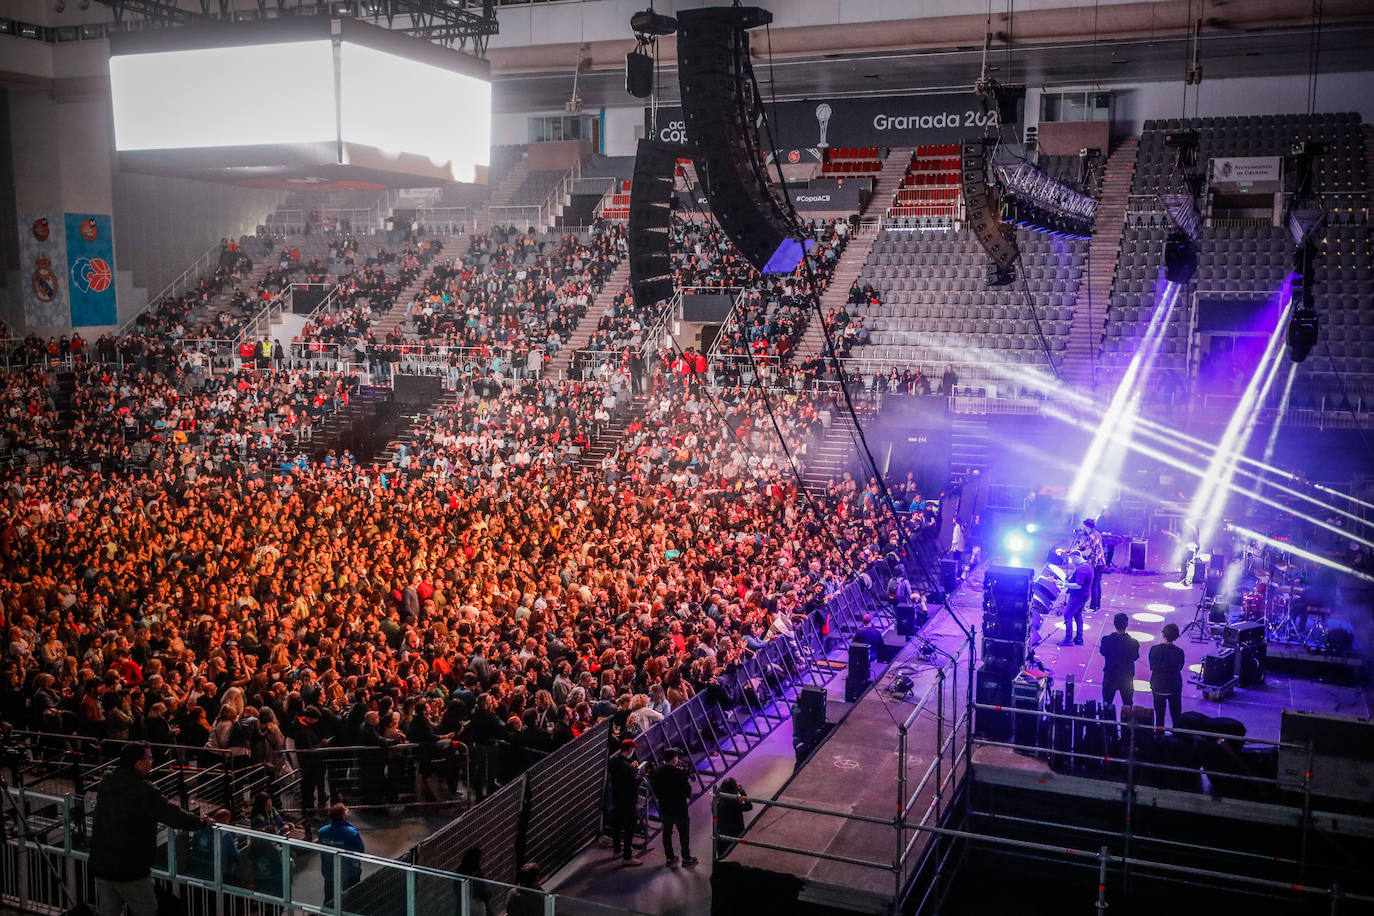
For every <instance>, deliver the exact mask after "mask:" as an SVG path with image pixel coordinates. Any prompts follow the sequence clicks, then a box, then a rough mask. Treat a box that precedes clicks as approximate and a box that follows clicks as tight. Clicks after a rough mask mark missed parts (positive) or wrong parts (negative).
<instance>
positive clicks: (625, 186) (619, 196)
mask: <svg viewBox="0 0 1374 916" xmlns="http://www.w3.org/2000/svg"><path fill="white" fill-rule="evenodd" d="M679 168H681V167H680V166H679ZM596 215H597V216H599V217H601V218H602V219H629V218H630V182H629V181H628V180H623V181H621V182H620V183H619V184H618V185H617V186H616V190H614V191H612V192H611V193H610V194H607V195H606V196H605V197H604V198H602V200H601V203H600V205H599V206H598V207H597V211H596Z"/></svg>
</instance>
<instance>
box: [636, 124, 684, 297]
mask: <svg viewBox="0 0 1374 916" xmlns="http://www.w3.org/2000/svg"><path fill="white" fill-rule="evenodd" d="M677 153H678V148H677V147H676V146H674V145H673V144H669V143H662V142H660V141H658V140H640V141H639V147H638V148H637V149H636V150H635V170H634V180H633V181H632V182H631V184H630V219H629V226H628V227H627V232H628V234H629V247H630V286H631V287H632V288H633V289H634V294H635V307H636V308H638V309H647V308H649V307H651V306H652V305H653V304H654V303H655V302H658V301H659V300H661V299H667V298H669V297H670V296H672V295H673V259H672V255H670V254H669V252H668V227H669V223H670V222H671V221H672V208H673V178H674V175H675V173H676V171H677Z"/></svg>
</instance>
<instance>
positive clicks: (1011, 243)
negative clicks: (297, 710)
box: [959, 138, 1020, 286]
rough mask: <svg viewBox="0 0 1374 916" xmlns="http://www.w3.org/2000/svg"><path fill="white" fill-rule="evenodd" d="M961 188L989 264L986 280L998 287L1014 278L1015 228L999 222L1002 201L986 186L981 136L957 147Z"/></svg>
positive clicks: (984, 149)
mask: <svg viewBox="0 0 1374 916" xmlns="http://www.w3.org/2000/svg"><path fill="white" fill-rule="evenodd" d="M959 154H960V155H959V158H960V164H961V166H962V181H961V183H962V185H963V190H964V209H965V211H966V212H967V214H968V222H969V226H970V227H971V228H972V229H973V234H974V235H975V236H976V237H977V239H978V244H979V245H982V246H983V250H984V251H985V252H987V255H988V259H989V261H991V266H990V267H989V269H988V283H989V284H991V285H994V286H1000V285H1003V284H1005V283H1010V282H1011V281H1012V280H1014V279H1015V278H1016V259H1017V257H1018V256H1019V255H1020V250H1019V249H1018V248H1017V247H1016V229H1015V228H1013V227H1012V226H1010V225H1008V224H1006V223H1004V222H1002V203H1001V200H1000V199H999V196H998V194H997V191H996V189H995V188H992V187H989V186H988V167H987V166H988V163H987V147H986V146H985V145H984V143H983V140H982V138H975V139H971V140H965V141H964V142H963V144H962V145H961V146H960V149H959Z"/></svg>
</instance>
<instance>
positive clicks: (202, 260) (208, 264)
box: [119, 242, 221, 335]
mask: <svg viewBox="0 0 1374 916" xmlns="http://www.w3.org/2000/svg"><path fill="white" fill-rule="evenodd" d="M220 252H221V249H220V247H219V243H218V242H216V243H215V244H213V245H211V246H210V247H209V248H208V249H206V251H205V252H204V253H203V254H202V255H200V257H198V258H196V259H195V260H194V261H192V262H191V264H190V266H188V267H187V268H186V269H185V270H183V271H182V272H181V273H179V274H177V276H176V277H175V278H173V280H172V281H171V282H170V283H168V284H167V285H166V286H164V287H163V288H162V289H160V290H158V292H157V293H156V294H155V295H153V296H150V297H149V298H148V301H147V303H145V304H144V306H143V308H141V309H139V310H138V311H137V312H134V313H133V314H132V315H130V316H129V319H128V320H127V321H125V322H124V323H123V324H122V325H120V326H119V333H120V334H121V335H122V334H127V333H129V330H130V328H132V327H133V326H134V325H135V324H136V323H137V322H138V319H139V318H140V317H141V316H142V315H143V314H144V313H145V312H147V311H148V310H149V309H152V308H155V307H157V305H158V304H159V303H161V302H162V301H163V300H164V299H171V298H173V297H175V296H177V295H178V294H180V293H182V292H184V291H185V290H187V289H189V288H190V287H192V286H195V285H196V284H197V283H199V282H200V279H201V277H203V276H205V275H206V274H208V273H210V272H211V271H212V270H213V269H214V268H215V267H216V266H217V265H218V264H219V256H220Z"/></svg>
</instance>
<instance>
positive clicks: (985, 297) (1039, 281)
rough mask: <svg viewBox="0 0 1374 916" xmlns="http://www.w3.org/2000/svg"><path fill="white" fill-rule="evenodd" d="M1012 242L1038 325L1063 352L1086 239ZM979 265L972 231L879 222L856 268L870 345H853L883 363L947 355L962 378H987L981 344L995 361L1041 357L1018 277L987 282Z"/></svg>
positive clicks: (1023, 237) (1040, 360)
mask: <svg viewBox="0 0 1374 916" xmlns="http://www.w3.org/2000/svg"><path fill="white" fill-rule="evenodd" d="M1018 240H1019V242H1020V246H1021V254H1022V259H1023V263H1024V275H1025V282H1026V287H1027V288H1028V289H1029V290H1030V296H1031V299H1032V301H1033V302H1034V303H1035V307H1036V310H1037V314H1038V316H1039V319H1040V325H1041V329H1042V330H1043V332H1044V334H1045V337H1046V339H1047V340H1048V342H1049V345H1050V349H1051V350H1052V351H1062V350H1063V349H1065V347H1066V345H1067V337H1068V333H1069V322H1070V320H1071V319H1072V317H1073V301H1074V297H1075V295H1076V294H1077V290H1078V283H1079V278H1080V276H1081V274H1082V269H1083V262H1084V258H1085V256H1086V253H1087V244H1088V243H1087V242H1086V241H1068V240H1063V239H1051V238H1050V237H1049V236H1047V235H1043V234H1040V233H1033V232H1022V233H1020V234H1019V237H1018ZM986 265H987V257H986V255H985V254H984V252H983V250H982V248H981V247H979V245H978V240H977V239H976V238H975V237H974V235H973V233H972V232H971V231H968V230H956V229H946V230H936V231H925V232H908V231H902V230H884V231H883V232H882V233H881V234H880V235H879V236H878V239H877V241H876V242H875V243H874V245H873V251H872V253H871V254H870V255H869V258H868V262H867V263H866V264H865V265H864V268H863V270H862V272H861V273H860V275H859V283H860V284H862V285H865V286H868V285H871V286H872V287H873V289H874V291H875V293H876V294H877V299H878V302H879V303H880V304H878V305H870V306H868V307H867V310H866V312H867V313H866V314H865V316H864V317H865V318H868V322H867V323H869V324H870V326H871V328H872V331H871V336H870V338H869V339H870V343H869V345H868V346H867V347H864V348H863V349H862V350H861V351H856V352H858V353H859V354H861V355H862V356H863V357H865V358H866V359H869V360H872V361H875V362H877V363H878V364H879V365H880V366H881V365H896V366H899V367H905V366H906V365H908V364H911V363H917V364H925V365H927V366H933V365H935V364H937V363H939V364H944V363H953V364H954V365H955V366H956V367H961V368H960V372H959V374H960V376H961V377H967V378H986V377H987V373H986V370H985V367H983V365H982V364H984V363H986V361H987V360H986V359H985V358H984V356H983V355H981V354H980V353H979V352H978V351H983V350H990V351H996V354H995V359H996V361H998V362H1014V363H1020V364H1024V365H1036V366H1043V365H1045V364H1046V358H1045V354H1044V352H1043V348H1042V346H1041V343H1040V338H1039V336H1038V334H1037V333H1036V328H1035V323H1034V320H1033V318H1032V316H1031V314H1030V312H1029V310H1028V309H1027V307H1026V303H1025V295H1024V293H1023V290H1022V287H1021V284H1020V283H1019V282H1018V283H1016V284H1013V285H1011V286H1004V287H998V288H991V289H990V288H989V287H988V285H987V266H986ZM859 311H861V312H864V311H865V310H864V309H860V310H859ZM869 315H871V318H869V317H868V316H869ZM956 351H958V352H956Z"/></svg>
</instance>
